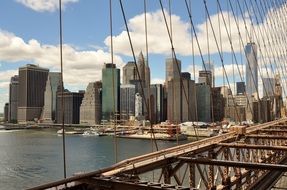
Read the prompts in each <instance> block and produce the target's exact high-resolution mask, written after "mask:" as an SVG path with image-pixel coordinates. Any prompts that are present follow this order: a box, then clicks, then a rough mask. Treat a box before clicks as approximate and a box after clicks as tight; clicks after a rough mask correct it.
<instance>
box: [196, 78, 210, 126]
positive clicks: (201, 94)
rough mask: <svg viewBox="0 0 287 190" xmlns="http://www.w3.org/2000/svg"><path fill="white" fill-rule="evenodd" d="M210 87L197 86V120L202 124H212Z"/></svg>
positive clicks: (200, 84)
mask: <svg viewBox="0 0 287 190" xmlns="http://www.w3.org/2000/svg"><path fill="white" fill-rule="evenodd" d="M210 96H211V92H210V86H209V85H206V84H202V83H198V84H196V100H197V118H198V121H201V122H211V101H210V99H211V98H210Z"/></svg>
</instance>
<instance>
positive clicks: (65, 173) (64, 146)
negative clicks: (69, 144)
mask: <svg viewBox="0 0 287 190" xmlns="http://www.w3.org/2000/svg"><path fill="white" fill-rule="evenodd" d="M62 26H63V24H62V0H59V29H60V64H61V108H62V110H61V116H62V141H63V142H62V143H63V164H64V168H63V169H64V178H66V177H67V169H66V139H65V121H64V119H65V114H64V80H63V79H64V77H63V27H62ZM66 185H67V184H65V186H66Z"/></svg>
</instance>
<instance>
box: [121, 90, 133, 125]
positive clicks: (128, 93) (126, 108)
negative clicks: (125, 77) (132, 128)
mask: <svg viewBox="0 0 287 190" xmlns="http://www.w3.org/2000/svg"><path fill="white" fill-rule="evenodd" d="M135 94H136V91H135V85H132V84H124V85H121V90H120V109H121V119H124V120H129V118H130V116H134V115H135Z"/></svg>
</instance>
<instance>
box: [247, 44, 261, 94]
mask: <svg viewBox="0 0 287 190" xmlns="http://www.w3.org/2000/svg"><path fill="white" fill-rule="evenodd" d="M245 54H246V58H247V60H246V94H247V96H248V97H251V96H252V95H253V96H254V97H256V93H257V90H256V89H258V62H257V46H256V44H255V43H254V42H252V43H248V44H247V45H246V46H245Z"/></svg>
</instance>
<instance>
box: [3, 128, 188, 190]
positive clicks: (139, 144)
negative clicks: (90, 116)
mask: <svg viewBox="0 0 287 190" xmlns="http://www.w3.org/2000/svg"><path fill="white" fill-rule="evenodd" d="M56 131H57V130H56V129H55V130H54V129H43V130H19V131H4V130H3V131H0V189H5V190H10V189H11V190H13V189H25V188H29V187H33V186H36V185H40V184H43V183H47V182H51V181H54V180H58V179H62V178H63V153H62V136H58V135H57V133H56ZM186 142H188V141H183V142H181V143H186ZM157 143H158V147H159V149H164V148H168V147H172V146H176V145H177V143H176V142H166V141H157ZM114 144H115V143H114V139H113V137H111V136H104V137H98V136H88V137H87V136H82V135H67V136H66V160H67V175H68V176H71V175H73V174H74V173H76V172H88V171H93V170H97V169H100V168H104V167H107V166H110V165H112V164H114V163H115V151H114ZM117 147H118V148H117V152H118V153H117V158H118V160H123V159H126V158H130V157H133V156H137V155H141V154H145V153H149V152H151V151H152V147H151V141H150V140H140V139H123V138H118V139H117Z"/></svg>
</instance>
